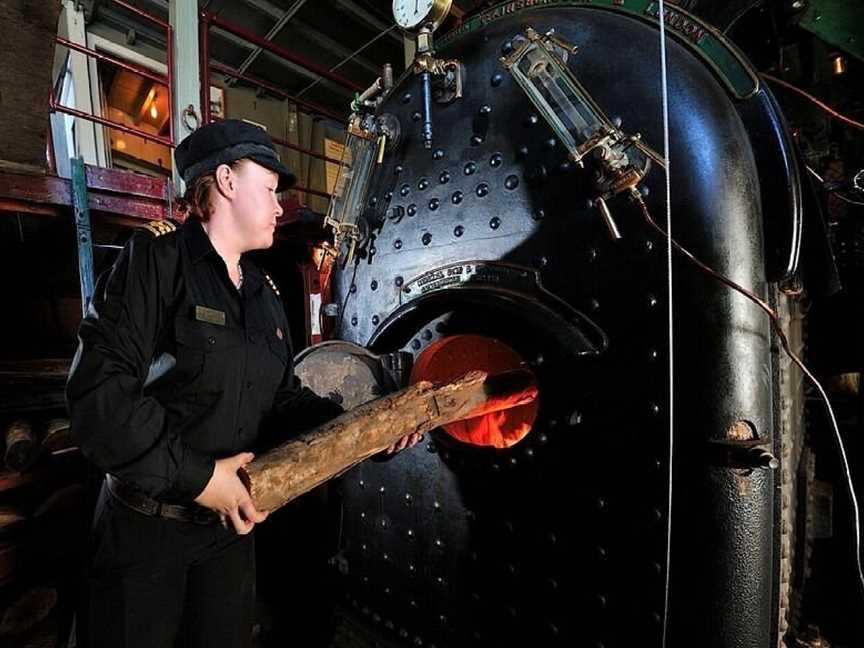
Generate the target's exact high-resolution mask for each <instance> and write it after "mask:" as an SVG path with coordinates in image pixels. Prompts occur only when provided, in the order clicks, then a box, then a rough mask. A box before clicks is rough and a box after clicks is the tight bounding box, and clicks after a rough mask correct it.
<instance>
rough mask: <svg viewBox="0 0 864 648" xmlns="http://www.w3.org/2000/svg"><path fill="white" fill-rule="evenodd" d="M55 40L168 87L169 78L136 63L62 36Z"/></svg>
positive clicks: (64, 45)
mask: <svg viewBox="0 0 864 648" xmlns="http://www.w3.org/2000/svg"><path fill="white" fill-rule="evenodd" d="M55 40H56V41H57V43H58V44H60V45H62V46H63V47H68V48H69V49H73V50H76V51H78V52H81V53H82V54H87V55H88V56H92V57H93V58H97V59H99V60H101V61H108V62H109V63H112V64H114V65H116V66H117V67H121V68H123V69H125V70H129V71H130V72H134V73H135V74H140V75H141V76H143V77H146V78H148V79H150V80H152V81H156V82H157V83H161V84H163V85H167V83H168V79H167V77H165V76H162V75H161V74H157V73H156V72H151V71H150V70H148V69H147V68H144V67H141V66H138V65H135V64H134V63H127V62H126V61H124V60H123V59H119V58H116V57H114V56H111V55H110V54H103V53H102V52H98V51H96V50H94V49H90V48H89V47H85V46H84V45H80V44H78V43H76V42H75V41H71V40H69V39H67V38H63V37H62V36H56V37H55ZM169 70H170V68H169Z"/></svg>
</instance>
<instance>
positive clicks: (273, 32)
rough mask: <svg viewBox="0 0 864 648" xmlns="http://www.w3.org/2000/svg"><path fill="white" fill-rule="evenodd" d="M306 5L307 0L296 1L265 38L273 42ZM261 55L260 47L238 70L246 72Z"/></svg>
mask: <svg viewBox="0 0 864 648" xmlns="http://www.w3.org/2000/svg"><path fill="white" fill-rule="evenodd" d="M304 4H306V0H296V2H295V3H294V4H293V5H291V7H290V8H289V9H287V10H286V11H285V12H284V13H283V14H282V15H281V16H279V18H278V20H277V21H276V24H275V25H273V27H271V28H270V31H268V32H267V35H266V36H265V37H264V38H266V39H267V40H273V39H274V38H276V35H277V34H278V33H279V32H280V31H282V28H283V27H284V26H285V25H287V24H288V22H289V21H290V20H291V19H292V18H293V17H294V16H295V15H296V14H297V12H298V11H300V9H302V8H303V5H304ZM260 54H261V48H260V47H259V48H258V49H256V50H255V51H254V52H252V53H251V54H250V55H249V56H247V57H246V60H245V61H243V62H242V63H241V64H240V67H239V68H238V69H239V71H240V72H246V70H248V69H249V67H250V66H251V65H252V64H253V63H254V62H255V59H256V58H258V56H259V55H260Z"/></svg>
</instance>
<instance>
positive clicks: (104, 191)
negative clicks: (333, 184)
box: [0, 0, 362, 223]
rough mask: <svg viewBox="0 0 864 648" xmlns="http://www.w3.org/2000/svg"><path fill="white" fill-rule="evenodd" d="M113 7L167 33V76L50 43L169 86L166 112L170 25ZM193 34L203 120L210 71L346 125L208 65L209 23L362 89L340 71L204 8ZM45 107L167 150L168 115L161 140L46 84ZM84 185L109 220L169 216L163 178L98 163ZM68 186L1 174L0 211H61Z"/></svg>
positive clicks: (122, 1)
mask: <svg viewBox="0 0 864 648" xmlns="http://www.w3.org/2000/svg"><path fill="white" fill-rule="evenodd" d="M111 2H114V3H115V4H117V5H119V6H120V7H123V8H124V9H126V10H127V11H129V12H131V13H133V14H135V15H136V16H139V17H140V18H143V19H144V20H147V21H150V22H151V23H153V24H155V25H158V26H159V27H160V28H162V29H164V30H165V32H166V36H167V51H166V57H167V67H168V74H167V75H161V74H158V73H155V72H152V71H151V70H149V69H147V68H144V67H142V66H140V65H136V64H134V63H131V62H128V61H124V60H123V59H121V58H119V57H116V56H112V55H110V54H106V53H103V52H99V51H97V50H94V49H92V48H89V47H87V46H85V45H81V44H79V43H75V42H73V41H70V40H68V39H66V38H63V37H60V36H57V37H56V42H57V43H58V44H59V45H61V46H63V47H67V48H69V49H70V50H74V51H77V52H80V53H82V54H84V55H86V56H88V57H92V58H95V59H97V60H101V61H106V62H109V63H111V64H113V65H116V66H117V67H120V68H123V69H125V70H129V71H130V72H133V73H135V74H139V75H141V76H143V77H145V78H147V79H150V80H152V81H154V82H156V83H160V84H163V85H165V86H166V87H167V88H168V103H169V110H173V108H174V78H173V69H174V30H173V27H172V26H171V24H170V23H168V22H166V21H164V20H162V19H160V18H158V17H156V16H153V15H151V14H149V13H147V12H146V11H143V10H141V9H139V8H138V7H135V6H134V5H131V4H129V2H127V1H126V0H111ZM200 19H201V22H200V31H199V47H200V52H201V58H202V66H201V68H202V84H201V85H202V87H201V107H202V116H203V123H205V124H206V123H209V122H210V121H212V115H211V114H210V96H209V95H210V92H209V91H210V71H211V69H215V70H217V71H219V72H220V73H222V74H226V75H228V76H232V77H235V78H238V79H243V80H246V81H249V82H251V83H255V84H256V85H259V86H261V87H263V88H265V89H267V90H268V91H270V92H273V93H274V94H277V95H279V96H283V97H285V98H286V99H289V100H291V101H293V102H295V103H296V104H297V105H298V106H301V107H304V108H306V109H308V111H309V112H311V113H317V114H320V115H323V116H326V117H328V118H331V119H333V120H335V121H337V122H339V123H343V124H344V123H345V118H344V116H341V115H338V114H336V113H335V112H333V111H331V110H329V109H327V108H326V107H324V106H320V105H318V104H316V103H314V102H311V101H306V100H303V99H300V98H297V97H294V96H292V95H291V94H290V93H288V92H285V91H284V90H282V89H281V88H278V87H276V86H275V85H273V84H271V83H268V82H266V81H264V80H263V79H258V78H256V77H255V76H253V75H251V74H245V73H241V72H239V70H234V69H232V68H230V67H227V66H224V65H221V64H218V63H214V64H212V65H211V64H210V38H209V36H210V28H211V25H216V26H217V27H219V28H220V29H224V30H225V31H228V32H230V33H232V34H234V35H236V36H238V37H240V38H243V39H244V40H247V41H248V42H250V43H252V44H254V45H256V46H258V47H261V48H262V49H266V50H268V51H270V52H272V53H274V54H276V55H277V56H281V57H283V58H285V59H286V60H289V61H291V62H293V63H295V64H297V65H301V66H303V67H305V68H307V69H309V70H310V71H312V72H314V73H315V74H319V75H320V76H322V77H324V78H327V79H329V80H331V81H333V82H334V83H338V84H339V85H342V86H343V87H346V88H348V89H350V90H353V91H361V90H362V88H361V86H359V85H358V84H356V83H354V82H352V81H350V80H348V79H346V78H344V77H342V76H341V75H339V74H336V73H332V72H330V71H329V70H326V69H324V68H322V67H321V66H319V65H317V64H315V63H314V62H312V61H309V60H308V59H306V58H305V57H303V56H301V55H299V54H297V53H296V52H292V51H290V50H288V49H286V48H283V47H281V46H279V45H276V44H274V43H270V42H269V41H266V40H264V39H262V38H261V37H259V36H257V35H256V34H253V33H251V32H249V31H247V30H246V29H244V28H242V27H239V26H237V25H234V24H232V23H229V22H228V21H226V20H224V19H222V18H219V17H217V16H214V15H213V14H210V13H209V12H202V13H201V16H200ZM49 107H50V110H51V111H52V112H62V113H66V114H69V115H72V116H74V117H77V118H80V119H85V120H88V121H92V122H95V123H98V124H101V125H103V126H106V127H109V128H116V129H117V130H119V131H121V132H124V133H128V134H130V135H135V136H138V137H142V138H144V139H146V140H149V141H152V142H156V143H158V144H162V145H165V146H168V147H171V148H173V147H174V146H175V141H174V138H175V133H174V120H173V119H169V120H168V123H169V135H168V137H163V136H160V135H154V134H152V133H148V132H147V131H144V130H141V129H138V128H134V127H132V126H128V125H126V124H123V123H121V122H117V121H114V120H112V119H109V118H106V117H100V116H98V115H93V114H90V113H85V112H83V111H81V110H77V109H75V108H71V107H68V106H64V105H62V104H60V103H59V102H58V101H57V97H56V94H55V92H54V89H53V88H52V89H51V91H50V94H49ZM273 141H274V143H276V144H279V145H281V146H285V147H286V148H290V149H292V150H296V151H298V152H299V153H301V154H302V155H308V156H310V157H313V158H316V159H320V160H323V161H325V162H330V163H334V164H340V163H341V160H337V159H335V158H330V157H327V156H326V155H322V154H320V153H316V152H314V151H311V150H309V149H306V148H303V147H300V146H297V145H296V144H292V143H291V142H288V141H286V140H282V139H280V138H273ZM51 157H53V151H49V158H51ZM86 174H87V184H88V189H89V192H88V193H89V199H90V207H91V209H93V210H95V211H100V212H105V213H106V215H110V216H109V217H111V218H113V219H114V220H117V221H120V222H126V223H132V222H137V221H140V220H153V219H160V218H166V217H170V216H172V214H170V201H171V197H172V196H171V192H172V191H173V186H172V184H171V183H170V181H167V182H166V181H165V180H162V179H158V178H150V177H148V176H142V175H140V174H135V173H131V172H128V171H117V170H112V169H104V168H99V167H92V166H88V167H87V168H86ZM292 191H299V192H303V193H306V194H310V195H315V196H320V197H322V198H326V199H329V198H330V197H331V196H330V194H329V193H327V192H326V191H319V190H316V189H311V188H308V187H302V186H295V187H293V188H292ZM71 204H72V203H71V188H70V184H69V181H68V180H66V179H63V178H58V177H53V176H45V177H32V176H21V175H17V174H0V211H6V210H10V211H21V212H27V213H33V214H45V215H56V214H59V213H60V211H61V210H62V209H63V208H66V207H69V206H71Z"/></svg>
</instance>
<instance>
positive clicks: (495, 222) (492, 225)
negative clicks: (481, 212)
mask: <svg viewBox="0 0 864 648" xmlns="http://www.w3.org/2000/svg"><path fill="white" fill-rule="evenodd" d="M489 227H490V228H491V229H493V230H497V229H498V228H499V227H501V219H500V218H498V217H497V216H494V217H493V218H492V219H491V220H490V221H489Z"/></svg>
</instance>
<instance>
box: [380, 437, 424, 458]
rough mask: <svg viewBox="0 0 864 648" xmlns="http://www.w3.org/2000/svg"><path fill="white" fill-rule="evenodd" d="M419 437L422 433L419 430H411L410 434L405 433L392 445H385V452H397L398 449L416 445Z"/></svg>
mask: <svg viewBox="0 0 864 648" xmlns="http://www.w3.org/2000/svg"><path fill="white" fill-rule="evenodd" d="M421 439H423V435H422V434H420V433H419V432H412V433H411V434H406V435H405V436H403V437H402V438H401V439H399V440H398V441H396V442H395V443H393V444H392V445H389V446H387V450H386V452H387V454H393V453H394V452H399V451H400V450H404V449H405V448H410V447H411V446H413V445H417V444H418V443H419V442H420V441H421Z"/></svg>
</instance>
